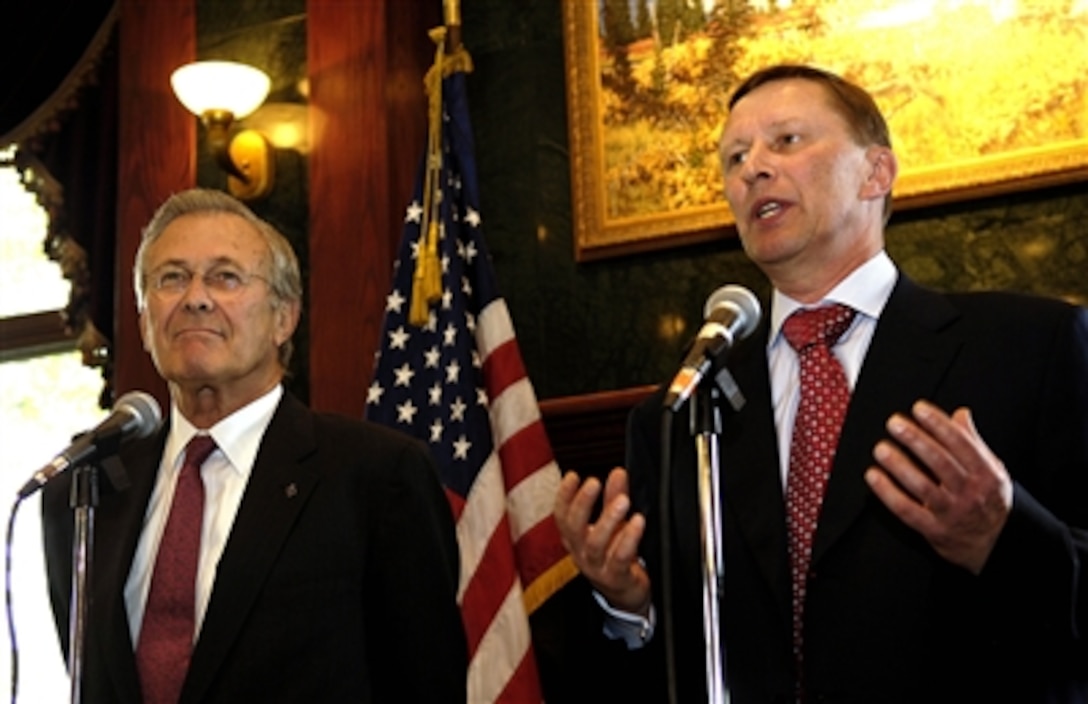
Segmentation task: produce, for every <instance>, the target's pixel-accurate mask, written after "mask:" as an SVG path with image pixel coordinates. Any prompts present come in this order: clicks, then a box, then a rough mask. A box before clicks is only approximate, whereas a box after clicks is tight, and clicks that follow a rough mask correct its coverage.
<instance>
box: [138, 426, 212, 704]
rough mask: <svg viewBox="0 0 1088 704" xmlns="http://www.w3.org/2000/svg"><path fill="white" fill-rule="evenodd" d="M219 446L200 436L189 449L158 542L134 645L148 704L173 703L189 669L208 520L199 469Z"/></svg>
mask: <svg viewBox="0 0 1088 704" xmlns="http://www.w3.org/2000/svg"><path fill="white" fill-rule="evenodd" d="M213 450H215V441H214V440H212V439H211V438H210V437H208V436H207V435H197V436H195V437H194V438H193V439H192V440H190V441H189V444H188V446H186V448H185V461H184V462H183V463H182V466H181V472H180V473H179V474H178V483H177V488H176V489H175V490H174V501H173V503H172V504H171V505H170V516H169V517H168V518H167V519H166V528H165V530H164V531H163V534H162V542H160V543H159V552H158V556H157V557H156V558H155V571H154V572H153V573H152V575H151V588H150V589H149V591H148V595H147V606H146V608H145V609H144V620H143V626H142V627H141V628H140V638H139V642H138V643H137V645H136V667H137V668H138V669H139V673H140V688H141V690H142V691H143V701H144V704H175V702H177V700H178V697H179V696H180V695H181V685H182V683H183V682H184V681H185V673H186V672H187V671H188V670H189V657H190V655H191V654H192V649H193V634H194V633H195V631H196V625H195V624H196V568H197V561H198V560H199V558H200V527H201V524H202V522H203V517H204V483H203V481H201V479H200V466H201V465H203V464H204V460H206V459H208V455H210V454H211V453H212V451H213Z"/></svg>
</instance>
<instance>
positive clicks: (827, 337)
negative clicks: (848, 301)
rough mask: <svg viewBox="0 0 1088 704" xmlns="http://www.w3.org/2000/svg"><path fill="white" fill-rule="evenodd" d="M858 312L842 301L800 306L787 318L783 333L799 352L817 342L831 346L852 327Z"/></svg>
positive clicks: (783, 325)
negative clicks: (805, 306) (814, 305)
mask: <svg viewBox="0 0 1088 704" xmlns="http://www.w3.org/2000/svg"><path fill="white" fill-rule="evenodd" d="M856 312H857V311H855V310H854V309H853V308H851V307H850V306H844V305H842V304H841V303H835V304H832V305H829V306H823V307H821V308H812V309H805V308H800V309H798V310H796V311H794V312H793V313H792V314H790V317H788V318H786V322H784V323H783V324H782V334H783V335H785V337H786V341H787V342H789V343H790V346H791V347H793V348H794V349H795V350H797V351H798V352H801V351H803V350H805V349H807V348H809V347H811V346H813V345H815V344H822V345H826V346H827V347H830V346H831V345H834V344H835V342H837V341H838V339H839V338H840V337H841V336H842V334H843V333H844V332H846V328H848V327H850V323H852V322H853V321H854V315H855V314H856Z"/></svg>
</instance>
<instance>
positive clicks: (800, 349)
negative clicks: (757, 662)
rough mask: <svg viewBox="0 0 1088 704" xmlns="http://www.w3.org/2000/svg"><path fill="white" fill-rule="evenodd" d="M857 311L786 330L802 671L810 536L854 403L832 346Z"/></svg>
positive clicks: (789, 323)
mask: <svg viewBox="0 0 1088 704" xmlns="http://www.w3.org/2000/svg"><path fill="white" fill-rule="evenodd" d="M854 313H855V311H854V310H853V309H852V308H849V307H847V306H843V305H837V304H836V305H832V306H828V307H824V308H817V309H815V310H798V311H795V312H794V313H793V314H792V315H790V317H789V318H787V319H786V321H785V323H783V326H782V332H783V334H784V335H785V337H786V341H787V342H789V343H790V346H791V347H793V348H794V349H795V350H797V355H798V357H799V359H800V362H801V400H800V403H799V404H798V406H797V416H796V420H795V421H794V425H793V438H792V440H791V443H790V464H789V473H788V475H787V480H786V524H787V528H788V529H789V553H790V562H791V567H792V578H793V579H792V581H793V654H794V657H795V658H796V661H797V670H798V677H800V673H801V671H802V670H801V658H802V624H803V622H804V606H805V582H806V580H807V578H808V569H809V562H810V560H811V558H812V535H813V533H814V532H815V530H816V521H817V519H818V518H819V515H820V504H821V503H822V501H823V496H824V490H825V489H826V488H827V480H828V476H829V475H830V474H831V461H832V459H834V457H835V448H836V447H837V446H838V442H839V431H840V430H841V428H842V420H843V417H844V416H845V415H846V406H847V404H848V403H849V402H850V387H849V385H848V384H847V382H846V374H845V373H844V372H843V369H842V365H841V364H839V360H838V359H836V358H835V355H833V354H832V353H831V346H832V345H834V344H835V342H836V341H837V340H838V339H839V337H840V336H841V335H842V334H843V332H845V331H846V328H848V327H850V323H851V321H853V319H854Z"/></svg>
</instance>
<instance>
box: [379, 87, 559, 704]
mask: <svg viewBox="0 0 1088 704" xmlns="http://www.w3.org/2000/svg"><path fill="white" fill-rule="evenodd" d="M441 91H442V95H441V107H442V111H441V113H437V112H432V129H431V136H430V148H429V149H428V155H426V156H425V157H424V163H423V168H422V169H421V177H420V179H419V181H418V183H417V185H416V190H415V194H414V197H413V200H412V202H411V203H410V204H409V206H408V208H407V214H406V216H405V220H404V237H403V241H402V243H401V246H400V252H399V255H398V260H397V263H396V265H395V267H396V268H395V272H394V283H393V291H392V293H390V294H389V296H388V298H387V299H386V310H385V324H384V329H383V339H382V343H381V349H380V351H379V353H378V356H377V364H376V368H375V373H374V381H373V383H372V384H371V386H370V388H369V391H368V394H367V405H366V415H367V418H369V419H371V420H374V421H377V422H380V423H384V424H386V425H389V426H392V427H394V428H397V429H399V430H402V431H405V432H408V433H410V434H412V435H414V436H416V437H419V438H421V439H423V440H426V441H427V442H428V443H429V444H430V448H431V450H432V452H433V455H434V457H435V460H436V461H437V463H438V466H439V468H440V470H441V474H442V480H443V483H444V484H445V487H446V494H447V496H448V497H449V500H450V504H451V505H452V507H453V511H454V515H455V517H456V519H457V539H458V542H459V544H460V551H461V581H460V590H459V594H458V600H459V602H460V605H461V613H462V617H463V620H464V624H465V630H466V633H467V636H468V643H469V656H470V663H469V675H468V684H467V686H468V701H469V702H471V703H472V704H482V703H485V702H517V703H518V704H521V703H523V702H540V701H543V696H542V691H541V686H540V678H539V673H538V669H537V665H536V661H535V658H534V655H533V645H532V640H531V632H530V628H529V614H530V613H532V611H534V610H535V609H536V608H537V607H538V606H539V605H541V604H542V603H543V602H544V601H545V600H546V599H547V598H548V597H549V596H551V595H552V594H553V593H555V592H556V591H557V590H558V589H559V588H560V587H562V586H563V584H565V583H566V582H567V581H569V579H570V578H571V577H573V575H574V570H575V568H574V567H573V563H572V562H571V561H570V558H569V557H567V554H566V551H565V550H564V549H563V547H562V545H561V543H560V539H559V534H558V530H557V528H556V526H555V522H554V519H553V517H552V506H553V502H554V497H555V492H556V489H557V487H558V483H559V478H560V472H559V468H558V466H557V465H556V463H555V459H554V457H553V455H552V449H551V444H550V442H549V441H548V437H547V435H546V434H545V430H544V426H543V424H542V422H541V418H540V410H539V407H538V405H537V400H536V395H535V393H534V391H533V387H532V384H531V383H530V381H529V379H528V377H527V376H526V372H525V367H524V364H523V362H522V358H521V352H520V350H519V349H518V344H517V340H516V338H515V336H514V327H513V324H512V321H511V319H510V313H509V311H508V309H507V307H506V303H505V301H504V300H503V299H502V297H501V296H500V295H499V292H498V290H497V289H496V282H495V275H494V271H493V270H492V267H491V261H490V257H489V255H488V250H487V247H486V246H485V244H484V239H483V236H482V234H481V222H482V221H481V217H480V209H479V194H478V190H477V181H476V166H475V163H474V160H473V150H474V147H473V139H472V130H471V126H470V124H469V120H468V105H467V103H466V99H465V78H464V74H463V73H462V72H459V71H458V72H455V73H453V74H452V75H450V76H448V77H447V78H445V79H444V80H442V81H441ZM428 235H430V239H431V241H430V244H431V245H432V246H433V248H432V249H431V251H430V252H429V253H428ZM428 272H430V273H433V274H434V276H435V279H434V282H433V284H432V285H433V286H434V288H431V289H428V287H427V286H423V285H422V283H423V282H422V281H420V280H418V279H421V278H423V277H426V276H427V274H428ZM439 281H440V285H438V282H439ZM413 284H415V295H413ZM428 291H429V292H428ZM428 298H430V299H431V300H430V302H429V304H427V305H426V306H424V304H425V303H427V300H428ZM414 306H419V307H417V308H415V316H413V307H414ZM413 320H416V321H417V322H413Z"/></svg>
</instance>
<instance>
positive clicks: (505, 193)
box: [463, 0, 1088, 398]
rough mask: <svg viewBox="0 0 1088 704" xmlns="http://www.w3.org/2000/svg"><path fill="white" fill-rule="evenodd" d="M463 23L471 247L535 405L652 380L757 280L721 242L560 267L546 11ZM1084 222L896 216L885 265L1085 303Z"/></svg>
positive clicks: (558, 57) (558, 46)
mask: <svg viewBox="0 0 1088 704" xmlns="http://www.w3.org/2000/svg"><path fill="white" fill-rule="evenodd" d="M586 1H587V2H589V1H591V0H586ZM463 18H464V42H465V46H466V47H467V48H468V50H469V52H470V53H471V54H472V58H473V61H474V63H475V71H474V73H473V74H472V75H471V76H470V77H469V98H470V101H471V102H470V105H471V110H472V119H473V129H474V131H475V134H476V140H477V144H476V148H477V157H478V159H479V168H480V180H481V183H480V190H481V197H482V200H483V203H482V209H483V218H484V233H485V236H486V238H487V241H488V245H489V247H490V249H491V254H492V257H493V261H494V264H495V269H496V273H497V276H498V279H499V285H500V287H501V291H502V293H503V294H504V296H505V297H506V299H507V301H508V304H509V306H510V310H511V315H512V316H513V319H514V325H515V327H516V329H517V333H518V339H519V342H520V344H521V350H522V355H523V356H524V358H525V363H526V366H527V368H528V372H529V375H530V378H531V379H532V381H533V384H534V386H535V388H536V392H537V395H538V396H539V397H540V398H553V397H559V396H568V395H575V394H584V393H589V392H595V391H607V390H614V389H623V388H627V387H631V386H639V385H643V384H653V383H657V382H659V381H661V380H662V379H663V378H665V377H666V376H668V375H671V374H672V373H674V371H675V365H676V363H677V361H678V355H679V350H680V349H681V347H682V345H683V344H684V342H685V341H686V340H687V338H688V337H689V336H690V335H691V334H692V332H693V331H694V330H695V329H696V328H697V326H698V325H699V323H700V322H701V314H702V307H703V303H704V301H705V300H706V297H707V295H709V294H710V292H712V291H713V290H715V289H716V288H718V287H719V286H721V285H723V284H726V283H740V284H743V285H746V286H748V287H750V288H752V290H754V291H756V292H757V293H758V294H760V295H763V294H765V293H766V292H767V289H768V286H767V284H766V281H765V280H764V278H763V276H762V274H761V273H760V272H759V271H758V269H756V268H755V267H754V266H753V265H752V264H750V263H749V262H748V261H747V259H746V258H745V256H744V254H743V252H741V251H740V248H739V245H738V243H737V242H736V241H735V240H732V241H722V242H718V243H714V244H709V245H699V246H694V247H686V248H682V249H672V250H668V251H664V252H657V253H652V254H646V255H632V256H628V257H624V258H621V259H609V260H605V261H600V262H592V263H583V264H577V263H575V262H574V258H573V244H572V236H573V235H572V223H571V208H570V204H571V200H570V178H569V171H568V169H569V163H568V146H567V124H566V100H565V87H564V66H563V61H564V59H563V39H562V18H561V10H560V3H559V2H558V0H519V1H517V2H514V1H513V0H464V1H463ZM1086 222H1088V185H1086V184H1084V183H1080V184H1075V185H1072V186H1064V187H1059V188H1052V189H1048V190H1040V191H1034V192H1030V193H1019V194H1016V195H1014V196H1009V197H999V198H992V199H988V200H982V201H973V202H968V203H958V204H955V205H953V206H945V207H936V208H930V209H926V210H916V211H908V212H904V213H900V214H896V215H894V216H893V219H892V222H891V224H890V226H889V229H888V235H887V241H888V251H889V253H890V254H891V255H892V257H893V258H894V259H896V260H897V261H898V262H899V264H900V265H901V267H902V268H903V270H904V271H906V272H907V273H908V274H910V275H911V276H913V277H915V278H916V279H917V280H919V281H921V282H923V283H925V284H929V285H932V286H934V287H936V288H940V289H946V290H953V289H955V290H969V289H980V288H1005V289H1012V290H1019V291H1029V292H1034V293H1039V294H1044V295H1051V296H1060V297H1065V298H1069V299H1072V300H1076V301H1079V302H1081V303H1084V302H1088V225H1085V223H1086ZM678 320H679V321H683V323H682V326H683V331H682V332H677V330H678V329H679V328H680V325H678V324H677V321H678Z"/></svg>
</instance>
